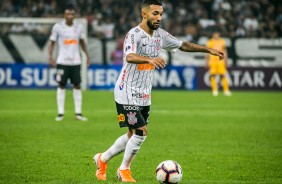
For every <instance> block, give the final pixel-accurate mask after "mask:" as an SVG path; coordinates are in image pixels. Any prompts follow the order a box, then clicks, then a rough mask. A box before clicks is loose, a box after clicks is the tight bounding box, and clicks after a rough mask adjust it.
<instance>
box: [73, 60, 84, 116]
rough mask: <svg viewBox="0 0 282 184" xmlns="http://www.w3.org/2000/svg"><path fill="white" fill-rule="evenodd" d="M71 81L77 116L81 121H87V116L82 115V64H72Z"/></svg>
mask: <svg viewBox="0 0 282 184" xmlns="http://www.w3.org/2000/svg"><path fill="white" fill-rule="evenodd" d="M71 70H72V72H71V75H70V79H71V83H72V84H73V101H74V107H75V118H76V119H77V120H81V121H87V118H86V117H84V116H83V115H82V91H81V88H80V83H81V76H80V65H75V66H71Z"/></svg>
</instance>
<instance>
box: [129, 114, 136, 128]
mask: <svg viewBox="0 0 282 184" xmlns="http://www.w3.org/2000/svg"><path fill="white" fill-rule="evenodd" d="M127 121H128V123H129V124H130V125H135V124H136V123H137V118H136V112H129V114H127Z"/></svg>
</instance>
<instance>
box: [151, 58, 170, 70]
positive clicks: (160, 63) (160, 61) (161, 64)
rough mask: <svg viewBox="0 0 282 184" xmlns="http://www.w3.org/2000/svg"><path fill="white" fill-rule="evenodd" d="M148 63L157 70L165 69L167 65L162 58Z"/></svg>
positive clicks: (153, 59) (152, 59)
mask: <svg viewBox="0 0 282 184" xmlns="http://www.w3.org/2000/svg"><path fill="white" fill-rule="evenodd" d="M148 62H149V64H151V65H152V66H154V67H155V68H157V69H160V68H164V67H165V65H166V62H165V60H164V58H161V57H157V58H150V59H149V61H148Z"/></svg>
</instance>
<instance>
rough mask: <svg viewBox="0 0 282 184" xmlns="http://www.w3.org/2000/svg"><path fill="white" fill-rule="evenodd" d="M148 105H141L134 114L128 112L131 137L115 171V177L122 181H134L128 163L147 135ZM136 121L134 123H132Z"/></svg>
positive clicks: (129, 163)
mask: <svg viewBox="0 0 282 184" xmlns="http://www.w3.org/2000/svg"><path fill="white" fill-rule="evenodd" d="M149 113H150V107H149V106H146V107H141V109H140V110H139V112H137V113H136V114H134V113H129V114H127V116H128V119H127V121H128V123H129V125H130V127H132V128H135V129H134V131H133V135H132V137H131V138H130V139H129V141H128V143H127V145H126V148H125V151H124V157H123V160H122V163H121V165H120V167H119V169H118V171H117V177H118V179H120V180H121V181H123V182H136V181H135V179H133V177H132V176H131V171H130V165H131V163H132V161H133V159H134V158H135V156H136V155H137V153H138V151H139V149H140V148H141V145H142V144H143V142H144V141H145V140H146V137H147V123H148V119H149ZM134 122H136V123H134Z"/></svg>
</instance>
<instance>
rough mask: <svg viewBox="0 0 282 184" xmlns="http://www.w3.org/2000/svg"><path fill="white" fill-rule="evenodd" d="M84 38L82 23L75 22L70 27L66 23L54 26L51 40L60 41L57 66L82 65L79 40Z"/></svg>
mask: <svg viewBox="0 0 282 184" xmlns="http://www.w3.org/2000/svg"><path fill="white" fill-rule="evenodd" d="M84 38H85V35H84V31H83V26H82V24H81V23H78V22H76V21H74V22H73V25H72V26H68V25H67V24H66V22H65V21H62V22H59V23H56V24H55V25H54V26H53V29H52V33H51V36H50V40H52V41H57V40H58V46H59V52H58V57H57V64H63V65H79V64H81V56H80V49H79V40H80V39H84Z"/></svg>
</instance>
